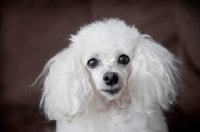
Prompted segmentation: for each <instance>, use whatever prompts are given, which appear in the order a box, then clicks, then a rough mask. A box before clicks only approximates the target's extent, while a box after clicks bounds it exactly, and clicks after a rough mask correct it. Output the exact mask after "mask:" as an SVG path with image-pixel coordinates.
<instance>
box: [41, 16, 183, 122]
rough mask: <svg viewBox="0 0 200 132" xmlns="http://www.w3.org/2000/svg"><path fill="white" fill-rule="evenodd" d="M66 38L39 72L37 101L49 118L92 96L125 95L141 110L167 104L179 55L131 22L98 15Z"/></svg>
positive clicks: (83, 106)
mask: <svg viewBox="0 0 200 132" xmlns="http://www.w3.org/2000/svg"><path fill="white" fill-rule="evenodd" d="M70 40H71V44H70V46H69V47H68V48H66V49H64V50H63V51H61V52H60V53H58V54H57V55H55V56H54V57H53V58H52V59H50V60H49V62H48V63H47V64H46V66H45V68H44V70H43V72H42V73H41V75H40V76H39V78H41V77H42V76H43V77H44V92H43V95H42V99H41V106H42V107H43V108H44V111H45V113H46V115H47V116H48V117H49V119H55V120H60V119H61V118H66V117H72V116H75V115H76V114H80V113H83V112H86V111H87V109H88V108H89V106H90V105H91V102H92V100H93V99H94V97H95V96H99V97H103V98H105V99H107V100H110V101H112V100H117V99H118V100H120V98H121V97H122V96H125V98H128V99H130V100H131V106H130V107H133V108H134V109H136V110H138V111H141V112H150V111H153V110H156V109H160V108H162V109H165V110H167V109H168V108H169V104H172V103H173V102H174V101H175V97H176V95H177V87H178V85H177V81H178V80H179V72H178V69H177V62H178V61H177V60H176V59H175V57H174V56H173V55H172V54H171V53H170V52H169V51H167V50H166V49H165V48H163V47H162V46H160V45H159V44H157V43H156V42H154V41H153V40H152V39H151V38H150V37H149V36H147V35H143V34H140V33H139V32H138V30H137V29H136V28H135V27H134V26H127V25H126V24H125V23H124V22H123V21H121V20H118V19H108V20H104V21H98V22H94V23H92V24H89V25H86V26H84V27H82V28H81V29H80V31H79V32H78V33H77V34H76V35H72V36H71V38H70ZM124 93H126V95H124ZM121 103H123V101H121Z"/></svg>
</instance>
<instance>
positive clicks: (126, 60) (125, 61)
mask: <svg viewBox="0 0 200 132" xmlns="http://www.w3.org/2000/svg"><path fill="white" fill-rule="evenodd" d="M129 61H130V60H129V57H128V56H127V55H124V54H123V55H120V56H119V60H118V63H119V64H122V65H126V64H128V63H129Z"/></svg>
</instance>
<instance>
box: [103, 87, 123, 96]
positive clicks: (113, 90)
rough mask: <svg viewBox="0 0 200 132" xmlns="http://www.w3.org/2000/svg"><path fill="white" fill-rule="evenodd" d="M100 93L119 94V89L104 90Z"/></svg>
mask: <svg viewBox="0 0 200 132" xmlns="http://www.w3.org/2000/svg"><path fill="white" fill-rule="evenodd" d="M102 91H103V92H106V93H108V94H111V95H114V94H117V93H119V91H120V89H119V88H116V89H104V90H102Z"/></svg>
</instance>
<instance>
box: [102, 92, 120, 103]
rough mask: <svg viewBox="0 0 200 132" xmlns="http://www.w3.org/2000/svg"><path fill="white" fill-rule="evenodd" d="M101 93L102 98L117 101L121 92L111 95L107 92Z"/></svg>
mask: <svg viewBox="0 0 200 132" xmlns="http://www.w3.org/2000/svg"><path fill="white" fill-rule="evenodd" d="M101 93H102V95H103V96H104V97H106V98H107V99H108V100H111V101H112V100H116V99H119V98H120V97H121V90H120V91H119V92H117V93H113V94H111V93H108V92H106V91H103V90H102V91H101Z"/></svg>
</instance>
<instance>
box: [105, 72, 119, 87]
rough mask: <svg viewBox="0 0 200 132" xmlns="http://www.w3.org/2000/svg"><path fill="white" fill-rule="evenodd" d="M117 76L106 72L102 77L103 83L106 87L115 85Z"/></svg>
mask: <svg viewBox="0 0 200 132" xmlns="http://www.w3.org/2000/svg"><path fill="white" fill-rule="evenodd" d="M118 80H119V76H118V74H117V73H115V72H107V73H106V74H105V75H104V76H103V81H104V83H105V84H106V85H115V84H117V83H118Z"/></svg>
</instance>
